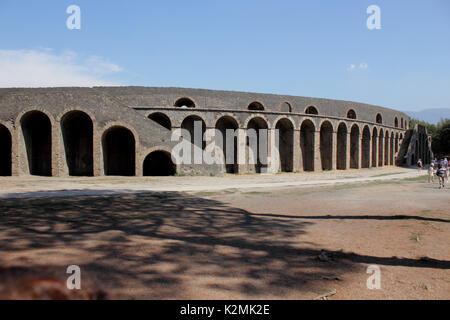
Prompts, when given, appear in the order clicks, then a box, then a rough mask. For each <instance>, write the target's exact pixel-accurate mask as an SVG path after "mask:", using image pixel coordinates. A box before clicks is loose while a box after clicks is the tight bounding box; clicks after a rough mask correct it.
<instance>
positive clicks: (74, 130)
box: [61, 111, 94, 176]
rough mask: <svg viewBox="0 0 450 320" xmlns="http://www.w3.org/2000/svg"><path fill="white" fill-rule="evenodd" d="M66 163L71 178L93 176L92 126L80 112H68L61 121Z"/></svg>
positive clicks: (84, 114) (89, 120) (89, 119)
mask: <svg viewBox="0 0 450 320" xmlns="http://www.w3.org/2000/svg"><path fill="white" fill-rule="evenodd" d="M61 131H62V135H63V140H64V149H65V152H66V162H67V167H68V169H69V175H71V176H93V175H94V156H93V150H94V149H93V124H92V120H91V118H90V117H89V116H88V115H87V114H86V113H84V112H82V111H70V112H68V113H66V114H65V115H64V116H63V117H62V119H61Z"/></svg>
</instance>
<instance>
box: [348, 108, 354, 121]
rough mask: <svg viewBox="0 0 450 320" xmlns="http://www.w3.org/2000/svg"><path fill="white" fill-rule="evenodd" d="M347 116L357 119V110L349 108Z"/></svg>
mask: <svg viewBox="0 0 450 320" xmlns="http://www.w3.org/2000/svg"><path fill="white" fill-rule="evenodd" d="M347 118H348V119H356V112H355V110H353V109H349V110H348V111H347Z"/></svg>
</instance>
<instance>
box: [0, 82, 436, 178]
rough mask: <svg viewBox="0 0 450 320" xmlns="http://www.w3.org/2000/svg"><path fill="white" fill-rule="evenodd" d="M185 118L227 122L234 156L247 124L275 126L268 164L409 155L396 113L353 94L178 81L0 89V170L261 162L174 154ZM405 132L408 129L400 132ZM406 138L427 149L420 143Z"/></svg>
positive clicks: (194, 170)
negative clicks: (216, 87)
mask: <svg viewBox="0 0 450 320" xmlns="http://www.w3.org/2000/svg"><path fill="white" fill-rule="evenodd" d="M195 121H201V123H202V125H203V131H204V132H206V131H207V130H213V131H214V130H215V129H218V130H221V131H222V132H225V130H227V129H234V130H236V131H237V135H236V137H235V141H234V142H235V143H234V148H235V152H234V154H235V157H237V156H239V155H245V158H246V159H248V153H249V150H248V140H247V135H246V132H247V130H248V129H249V128H254V129H267V132H268V133H267V135H268V139H269V140H270V139H272V137H273V135H272V132H273V131H274V130H276V129H278V130H279V137H280V139H279V141H280V145H279V148H278V150H270V149H271V148H270V147H268V149H269V150H266V151H267V156H268V157H270V156H271V155H272V154H271V153H272V152H278V153H279V154H278V155H277V156H278V157H279V159H280V165H279V168H276V169H275V170H274V171H282V172H301V171H322V170H347V169H360V168H371V167H380V166H392V165H395V164H401V161H400V160H399V157H401V159H403V154H400V153H401V152H403V153H405V154H406V153H408V152H409V153H408V154H409V156H410V157H411V152H413V153H414V151H411V150H412V149H411V148H410V146H409V145H408V143H410V141H406V140H405V135H406V134H407V133H408V132H409V131H408V129H409V118H408V116H407V115H406V114H404V113H402V112H398V111H395V110H391V109H386V108H382V107H378V106H372V105H366V104H361V103H355V102H347V101H336V100H328V99H317V98H306V97H294V96H281V95H269V94H255V93H244V92H228V91H212V90H200V89H181V88H147V87H96V88H43V89H0V151H1V158H0V175H2V176H10V175H13V176H16V175H40V176H68V175H70V176H102V175H124V176H152V175H173V174H176V173H178V174H200V175H206V174H211V173H213V174H222V173H252V172H262V171H263V169H264V168H263V165H262V164H260V161H258V163H257V164H252V165H250V164H249V162H246V163H241V164H239V165H238V164H228V165H184V164H182V165H176V164H174V163H173V162H172V159H171V156H170V153H171V150H172V148H173V146H174V145H175V144H176V142H172V141H171V132H172V131H173V130H174V129H176V128H184V129H187V130H190V131H192V129H193V123H194V122H195ZM420 134H423V133H420ZM413 135H414V133H413V132H409V133H408V138H409V137H410V136H413ZM409 140H411V139H409ZM416 140H417V139H416ZM416 140H414V141H416ZM420 141H423V139H422V140H420ZM199 147H202V148H205V144H203V145H202V146H199ZM222 148H223V149H225V148H226V146H222ZM414 148H416V149H417V150H421V152H423V154H424V155H425V154H427V155H429V154H430V152H429V145H428V144H426V143H423V144H421V145H420V146H419V145H418V146H417V147H416V146H414ZM416 149H414V150H416ZM400 151H401V152H400ZM259 160H260V159H259ZM232 162H234V161H232ZM261 163H264V161H261Z"/></svg>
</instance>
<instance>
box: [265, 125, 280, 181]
mask: <svg viewBox="0 0 450 320" xmlns="http://www.w3.org/2000/svg"><path fill="white" fill-rule="evenodd" d="M275 134H276V130H275V129H267V160H268V163H267V173H277V172H278V171H279V170H280V152H279V148H280V146H279V145H278V146H276V145H275V143H276V142H277V137H276V136H275Z"/></svg>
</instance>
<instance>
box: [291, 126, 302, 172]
mask: <svg viewBox="0 0 450 320" xmlns="http://www.w3.org/2000/svg"><path fill="white" fill-rule="evenodd" d="M293 144H294V145H293V149H294V150H293V153H294V155H293V156H294V159H293V161H294V163H293V167H294V168H293V170H294V172H296V171H302V170H303V159H302V150H301V148H300V130H294V138H293Z"/></svg>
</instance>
